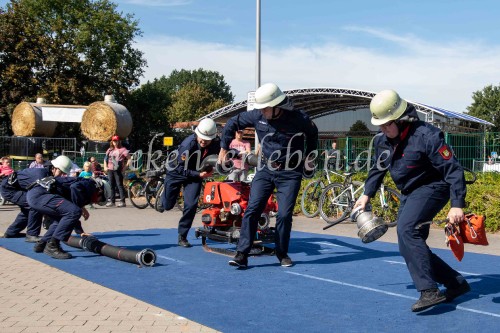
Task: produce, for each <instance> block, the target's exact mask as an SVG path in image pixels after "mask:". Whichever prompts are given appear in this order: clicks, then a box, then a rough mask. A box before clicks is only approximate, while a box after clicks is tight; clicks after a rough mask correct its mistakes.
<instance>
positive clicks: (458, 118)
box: [200, 88, 493, 132]
mask: <svg viewBox="0 0 500 333" xmlns="http://www.w3.org/2000/svg"><path fill="white" fill-rule="evenodd" d="M284 93H285V94H286V95H287V96H288V97H289V98H290V99H291V100H292V102H293V104H294V105H295V106H296V107H297V108H299V109H302V110H304V111H305V112H306V113H307V114H308V115H309V117H311V119H313V120H314V119H317V118H320V117H325V116H328V115H332V114H338V113H342V112H346V111H357V110H368V108H369V105H370V101H371V99H372V98H373V96H375V94H376V93H374V92H370V91H363V90H356V89H346V88H303V89H293V90H286V91H284ZM408 102H409V103H411V104H413V105H414V106H415V108H416V109H417V111H418V112H419V113H420V114H421V115H422V117H421V119H423V120H425V121H426V122H429V123H433V124H435V125H437V126H438V127H440V128H441V129H443V130H446V131H450V132H456V131H461V132H464V131H465V132H474V131H483V130H484V129H485V127H489V126H493V124H492V123H490V122H488V121H485V120H483V119H479V118H476V117H473V116H470V115H467V114H463V113H459V112H453V111H449V110H445V109H442V108H438V107H433V106H429V105H426V104H423V103H417V102H412V101H408ZM244 111H247V101H246V100H244V101H240V102H236V103H233V104H230V105H227V106H225V107H222V108H220V109H218V110H215V111H214V112H212V113H210V114H208V115H206V116H205V117H203V118H212V119H214V120H216V121H218V122H226V121H227V120H228V119H229V118H231V117H232V116H234V115H236V114H238V113H240V112H244ZM203 118H201V119H203ZM201 119H200V120H201Z"/></svg>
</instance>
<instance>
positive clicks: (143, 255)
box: [66, 236, 156, 267]
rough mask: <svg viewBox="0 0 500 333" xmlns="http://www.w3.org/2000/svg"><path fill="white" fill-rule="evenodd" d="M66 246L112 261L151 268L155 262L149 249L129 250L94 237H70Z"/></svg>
mask: <svg viewBox="0 0 500 333" xmlns="http://www.w3.org/2000/svg"><path fill="white" fill-rule="evenodd" d="M66 244H67V245H69V246H71V247H75V248H78V249H82V250H85V251H88V252H94V253H97V254H100V255H103V256H106V257H109V258H112V259H117V260H120V261H125V262H129V263H132V264H139V265H140V266H148V267H152V266H153V265H154V264H155V262H156V253H155V252H154V251H153V250H151V249H143V250H130V249H126V248H121V247H117V246H113V245H109V244H106V243H103V242H101V241H100V240H98V239H97V238H95V237H94V236H88V237H77V236H70V237H69V239H68V241H66Z"/></svg>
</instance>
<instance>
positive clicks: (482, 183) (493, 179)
mask: <svg viewBox="0 0 500 333" xmlns="http://www.w3.org/2000/svg"><path fill="white" fill-rule="evenodd" d="M498 184H500V173H496V172H485V173H478V174H477V180H476V182H475V183H474V184H470V185H467V198H466V199H465V201H466V204H467V206H466V208H464V212H466V213H467V212H471V213H475V214H477V215H485V216H486V229H487V230H488V231H489V232H497V231H500V192H499V191H498ZM449 209H450V204H449V203H448V204H447V205H446V207H444V208H443V210H441V212H439V214H438V215H437V216H436V220H442V219H445V218H446V215H447V214H448V211H449Z"/></svg>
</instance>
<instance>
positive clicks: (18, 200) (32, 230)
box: [2, 178, 43, 236]
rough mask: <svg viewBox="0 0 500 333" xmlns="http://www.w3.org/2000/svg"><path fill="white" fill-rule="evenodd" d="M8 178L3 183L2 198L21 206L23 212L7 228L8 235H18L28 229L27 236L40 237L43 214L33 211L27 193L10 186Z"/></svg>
mask: <svg viewBox="0 0 500 333" xmlns="http://www.w3.org/2000/svg"><path fill="white" fill-rule="evenodd" d="M7 180H8V179H7V178H6V179H4V180H3V181H2V196H3V197H4V198H5V200H7V201H10V202H12V203H13V204H15V205H17V206H19V208H20V209H21V211H20V212H19V214H17V217H16V219H15V220H14V222H13V223H12V224H11V225H10V226H9V227H8V228H7V230H6V231H5V233H6V234H7V235H12V236H14V235H17V234H19V233H20V232H21V231H23V230H24V229H25V228H26V234H27V235H30V236H38V235H39V234H40V229H41V227H42V218H43V214H41V213H39V212H37V211H36V210H34V209H31V208H30V206H29V205H28V201H27V200H26V193H27V192H26V191H23V190H20V189H19V188H16V187H13V186H10V185H9V184H8V183H7Z"/></svg>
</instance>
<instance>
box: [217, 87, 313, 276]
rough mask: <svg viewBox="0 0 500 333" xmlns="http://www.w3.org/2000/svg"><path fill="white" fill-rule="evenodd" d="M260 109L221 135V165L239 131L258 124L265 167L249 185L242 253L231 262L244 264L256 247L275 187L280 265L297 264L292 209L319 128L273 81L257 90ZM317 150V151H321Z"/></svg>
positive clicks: (244, 115) (241, 117) (240, 117)
mask: <svg viewBox="0 0 500 333" xmlns="http://www.w3.org/2000/svg"><path fill="white" fill-rule="evenodd" d="M254 107H255V109H256V110H253V111H249V112H242V113H240V114H238V115H237V116H234V117H232V118H231V119H229V121H228V122H227V123H226V126H225V127H224V132H223V135H222V142H221V147H222V149H221V151H220V153H219V160H220V163H224V161H225V159H226V153H227V150H228V149H229V144H230V143H231V140H232V139H233V138H234V136H235V133H236V131H238V130H242V129H244V128H247V127H254V128H255V131H256V133H257V136H258V138H259V141H260V145H261V149H260V151H261V156H262V162H263V163H262V165H261V166H262V168H257V172H256V174H255V176H254V178H253V181H252V186H251V189H250V200H249V202H248V207H247V208H246V210H245V214H244V216H243V221H242V225H241V232H240V234H241V236H240V239H239V241H238V247H237V253H236V256H235V257H234V259H233V260H231V261H230V262H229V264H230V265H232V266H237V267H239V268H245V267H247V265H248V255H249V253H250V250H251V248H252V245H253V241H254V238H255V234H256V231H257V224H258V221H259V219H260V216H261V214H262V212H263V209H264V207H265V203H266V202H267V200H268V198H269V196H270V195H271V194H272V193H273V191H274V189H276V190H277V191H276V198H277V201H278V214H277V217H276V230H275V232H276V237H275V250H276V256H277V258H278V261H279V263H280V265H281V266H283V267H289V266H292V265H293V262H292V259H291V258H290V257H289V256H288V247H289V243H290V231H291V229H292V214H293V207H294V206H295V201H296V199H297V195H298V192H299V189H300V183H301V180H302V174H303V171H304V166H305V165H307V168H311V166H310V165H309V164H310V162H309V160H307V159H306V157H307V156H309V154H310V153H312V152H315V151H316V146H317V141H318V129H317V127H316V125H315V124H314V123H313V122H312V121H311V119H309V117H308V116H307V114H306V113H305V112H304V111H302V110H295V109H294V108H293V104H292V103H291V101H290V99H289V98H288V97H287V96H286V95H285V94H284V93H283V92H282V91H281V89H280V88H279V87H278V86H277V85H276V84H274V83H266V84H264V85H262V86H261V87H259V89H257V91H256V92H255V105H254ZM316 154H317V152H316Z"/></svg>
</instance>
